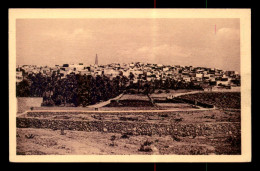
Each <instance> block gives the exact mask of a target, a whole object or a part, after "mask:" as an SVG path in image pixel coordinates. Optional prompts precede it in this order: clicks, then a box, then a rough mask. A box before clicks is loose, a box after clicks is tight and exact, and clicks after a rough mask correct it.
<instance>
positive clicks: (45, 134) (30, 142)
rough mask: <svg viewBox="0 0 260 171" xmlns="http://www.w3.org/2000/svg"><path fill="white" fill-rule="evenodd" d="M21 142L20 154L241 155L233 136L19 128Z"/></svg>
mask: <svg viewBox="0 0 260 171" xmlns="http://www.w3.org/2000/svg"><path fill="white" fill-rule="evenodd" d="M30 135H33V136H31V137H32V138H29V137H30ZM111 137H112V138H111ZM17 142H18V143H17V154H18V155H131V154H132V155H152V154H153V155H169V154H176V155H215V154H240V147H239V143H238V144H237V145H236V143H234V140H233V139H231V138H230V137H214V138H213V137H203V136H201V137H195V138H193V137H178V138H177V139H175V138H174V137H172V136H133V135H122V134H116V133H101V132H84V131H70V130H65V131H64V132H63V133H62V131H61V130H51V129H35V128H18V129H17ZM147 142H149V143H147ZM234 144H235V145H234ZM142 146H143V148H142Z"/></svg>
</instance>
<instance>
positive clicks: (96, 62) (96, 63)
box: [95, 54, 98, 65]
mask: <svg viewBox="0 0 260 171" xmlns="http://www.w3.org/2000/svg"><path fill="white" fill-rule="evenodd" d="M95 65H98V56H97V54H96V59H95Z"/></svg>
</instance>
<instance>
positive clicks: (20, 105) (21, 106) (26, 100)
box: [17, 97, 43, 113]
mask: <svg viewBox="0 0 260 171" xmlns="http://www.w3.org/2000/svg"><path fill="white" fill-rule="evenodd" d="M42 101H43V98H42V97H17V112H18V113H23V112H25V111H26V110H30V108H31V107H41V104H42Z"/></svg>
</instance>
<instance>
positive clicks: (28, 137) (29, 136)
mask: <svg viewBox="0 0 260 171" xmlns="http://www.w3.org/2000/svg"><path fill="white" fill-rule="evenodd" d="M34 137H35V135H33V134H27V135H25V138H27V139H33V138H34Z"/></svg>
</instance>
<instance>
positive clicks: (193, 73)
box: [16, 62, 240, 87]
mask: <svg viewBox="0 0 260 171" xmlns="http://www.w3.org/2000/svg"><path fill="white" fill-rule="evenodd" d="M36 73H41V74H42V75H43V76H52V75H53V74H55V75H57V76H59V77H60V79H63V78H66V76H67V75H69V74H72V73H75V74H81V75H92V76H94V77H96V76H98V75H100V76H101V75H105V76H107V77H109V78H110V79H113V78H115V77H117V76H125V77H128V78H130V77H131V81H133V83H137V82H138V80H142V81H148V82H149V81H155V80H162V81H163V82H164V81H166V79H167V78H171V79H174V80H175V81H183V82H187V83H188V82H193V83H196V84H203V85H211V87H214V86H220V87H235V86H240V75H239V73H238V72H235V71H224V70H221V69H216V68H206V67H193V66H180V65H174V66H173V65H162V64H149V63H146V64H144V63H140V62H136V63H129V64H118V63H112V64H108V65H97V64H95V65H83V63H79V64H63V65H61V66H60V65H55V66H54V67H49V66H36V65H23V66H18V67H17V68H16V81H17V82H21V81H22V80H23V78H24V76H25V75H29V74H36ZM130 75H131V76H130ZM206 87H207V86H206Z"/></svg>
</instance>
